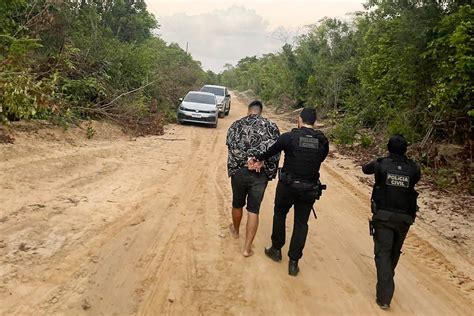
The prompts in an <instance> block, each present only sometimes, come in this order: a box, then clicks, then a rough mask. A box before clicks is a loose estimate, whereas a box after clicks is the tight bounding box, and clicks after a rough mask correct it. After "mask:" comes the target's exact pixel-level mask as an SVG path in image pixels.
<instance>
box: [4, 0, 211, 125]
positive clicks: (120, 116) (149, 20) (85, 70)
mask: <svg viewBox="0 0 474 316" xmlns="http://www.w3.org/2000/svg"><path fill="white" fill-rule="evenodd" d="M0 21H1V23H0V122H1V121H3V122H5V121H7V120H17V119H28V118H51V117H54V118H59V119H61V120H65V119H68V118H73V117H90V116H107V117H109V118H111V119H114V120H117V121H121V122H130V120H132V121H133V120H140V119H142V118H145V117H147V115H149V114H150V113H155V114H156V113H166V111H167V110H169V109H170V108H171V106H172V105H174V104H176V100H177V99H178V97H179V96H182V95H183V94H184V93H185V92H186V91H187V90H189V89H191V88H194V87H196V86H198V85H200V84H201V83H202V82H204V81H206V80H207V74H206V73H205V72H204V71H203V70H202V69H201V66H200V64H199V63H198V62H196V61H194V60H193V59H192V58H191V56H190V55H189V54H186V53H185V52H184V51H183V50H182V49H181V48H179V47H178V46H177V45H175V44H171V45H168V44H166V43H165V42H164V41H163V40H161V39H160V38H159V37H157V36H154V35H153V31H154V30H156V29H157V28H158V22H157V21H156V19H155V18H154V16H153V15H152V14H150V13H149V12H148V11H147V7H146V4H145V1H144V0H106V1H105V0H104V1H97V0H32V1H30V0H4V1H1V2H0Z"/></svg>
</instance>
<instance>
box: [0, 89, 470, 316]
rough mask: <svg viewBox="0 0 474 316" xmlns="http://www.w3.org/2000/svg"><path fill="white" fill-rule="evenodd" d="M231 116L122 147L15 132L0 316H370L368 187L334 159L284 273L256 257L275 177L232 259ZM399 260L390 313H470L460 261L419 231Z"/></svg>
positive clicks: (8, 162) (1, 221) (6, 166)
mask: <svg viewBox="0 0 474 316" xmlns="http://www.w3.org/2000/svg"><path fill="white" fill-rule="evenodd" d="M244 114H245V106H244V105H243V103H242V102H237V100H236V99H235V98H234V101H233V108H232V112H231V115H230V116H229V117H228V118H225V119H223V120H221V121H220V123H219V127H218V128H217V129H212V128H205V127H199V126H172V127H170V128H168V130H167V133H166V134H165V135H164V136H160V137H147V138H139V139H136V140H135V141H131V140H129V139H126V138H125V137H124V138H122V139H119V140H113V141H107V140H93V141H87V142H86V141H77V140H71V141H69V142H65V141H55V140H39V139H37V138H31V139H30V138H27V137H23V138H19V139H18V141H17V144H15V145H4V146H2V147H0V158H1V160H0V179H1V182H0V190H1V194H0V260H1V263H0V264H1V265H0V314H2V315H10V314H17V315H28V314H30V315H33V314H34V315H51V314H68V315H71V314H72V315H76V314H92V315H129V314H146V315H158V314H160V315H161V314H173V315H176V314H179V315H183V314H189V315H196V314H211V315H216V314H218V315H223V314H234V315H235V314H236V315H244V314H245V315H263V314H269V315H270V314H276V315H341V314H351V315H368V314H373V315H377V314H380V315H383V314H384V313H383V312H381V311H380V310H379V309H378V307H377V306H376V305H375V302H374V284H375V269H374V263H373V255H372V247H373V245H372V241H371V239H370V237H369V236H368V232H367V231H368V229H367V225H366V220H367V217H368V213H369V211H368V209H369V205H368V199H369V190H368V187H367V186H365V185H362V184H361V183H360V181H358V180H357V178H356V176H355V172H357V171H353V170H351V168H349V167H344V161H341V160H338V159H335V158H330V159H329V160H330V161H329V162H328V164H326V165H325V166H324V167H323V169H322V179H323V182H325V183H327V184H328V190H327V191H326V192H325V194H324V196H323V198H322V200H321V201H320V202H319V203H318V204H317V209H318V211H319V218H318V220H315V219H311V221H310V233H309V237H308V242H307V246H306V249H305V256H304V258H303V260H302V262H301V273H300V275H299V276H298V277H297V278H292V277H289V276H288V275H287V259H284V260H283V262H282V263H281V264H277V263H274V262H271V261H270V260H268V259H267V258H266V257H265V256H264V255H263V248H264V246H265V245H268V243H269V239H270V230H271V218H272V201H273V197H274V192H275V184H276V183H275V181H273V182H272V183H271V185H270V186H269V188H268V189H267V193H266V196H265V200H264V203H263V207H262V214H261V226H260V229H259V231H258V234H257V238H256V242H255V250H256V255H255V256H254V257H251V258H248V259H246V258H243V257H242V256H241V255H240V253H241V249H242V246H243V240H234V239H232V238H230V235H229V233H228V231H227V229H226V227H227V226H228V224H229V222H230V209H229V206H230V202H231V200H230V186H229V180H228V178H227V175H226V157H227V150H226V147H225V135H226V131H227V128H228V126H229V125H230V123H231V122H233V121H234V120H236V119H237V118H240V117H242V116H243V115H244ZM273 117H274V119H275V121H276V122H277V123H278V124H279V126H280V128H281V130H282V131H285V130H288V128H289V124H288V123H286V122H284V121H282V120H280V119H279V118H278V117H275V116H273ZM53 138H54V137H53ZM290 228H291V220H290V221H289V223H288V229H289V230H290ZM405 251H406V254H405V255H403V256H402V258H401V263H400V266H399V268H398V270H397V276H396V283H397V290H396V293H395V298H394V301H393V303H392V310H391V312H390V314H391V315H392V314H393V315H407V314H410V315H412V314H413V315H469V314H471V315H472V310H474V306H473V303H472V302H473V289H474V288H473V283H472V281H471V279H472V276H473V265H472V262H470V261H469V260H468V259H467V258H465V257H464V256H463V255H462V254H458V253H457V252H456V250H455V249H453V248H452V247H450V246H449V244H444V243H443V241H442V240H439V239H438V238H437V237H436V236H435V235H433V234H432V233H431V232H429V231H425V230H424V228H423V227H422V225H418V226H415V227H414V229H413V230H412V231H411V233H410V236H409V238H408V240H407V243H406V247H405Z"/></svg>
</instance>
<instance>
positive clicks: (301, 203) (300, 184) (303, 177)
mask: <svg viewBox="0 0 474 316" xmlns="http://www.w3.org/2000/svg"><path fill="white" fill-rule="evenodd" d="M315 122H316V111H315V110H314V109H311V108H305V109H303V111H302V112H301V114H300V116H299V118H298V128H295V129H293V130H292V131H291V132H289V133H285V134H283V135H281V136H280V137H279V138H278V140H277V142H276V143H275V144H274V145H273V146H271V147H270V148H269V149H268V150H267V152H265V153H263V154H262V155H260V156H257V157H255V158H256V159H257V160H258V161H264V160H267V159H269V158H270V157H272V156H274V155H276V154H278V153H280V152H281V151H282V150H283V151H285V162H284V164H283V168H282V169H281V170H280V174H279V182H278V186H277V190H276V196H275V210H274V215H273V232H272V246H271V247H270V248H266V249H265V254H266V255H267V256H268V257H270V258H271V259H273V260H274V261H277V262H278V261H281V259H282V256H281V248H282V247H283V245H284V244H285V222H286V215H287V214H288V212H289V210H290V208H291V207H292V206H294V208H295V220H294V227H293V235H292V237H291V242H290V249H289V252H288V256H289V257H290V261H289V268H288V272H289V274H290V275H292V276H296V275H297V274H298V272H299V267H298V260H299V259H301V257H302V256H303V248H304V245H305V242H306V236H307V235H308V219H309V216H310V214H311V210H312V208H313V204H314V202H315V200H316V199H319V196H320V195H321V189H322V186H321V183H320V182H319V168H320V167H321V163H322V162H323V161H324V159H326V157H327V155H328V153H329V141H328V139H327V138H326V136H325V135H324V134H323V133H322V132H321V131H318V130H315V129H314V123H315Z"/></svg>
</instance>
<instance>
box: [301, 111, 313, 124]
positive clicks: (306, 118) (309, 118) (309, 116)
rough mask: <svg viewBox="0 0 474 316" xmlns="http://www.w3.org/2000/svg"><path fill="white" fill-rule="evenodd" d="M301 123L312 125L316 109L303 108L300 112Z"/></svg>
mask: <svg viewBox="0 0 474 316" xmlns="http://www.w3.org/2000/svg"><path fill="white" fill-rule="evenodd" d="M300 117H301V119H302V120H303V123H305V124H310V125H314V123H315V122H316V110H315V109H313V108H304V109H303V111H301V114H300Z"/></svg>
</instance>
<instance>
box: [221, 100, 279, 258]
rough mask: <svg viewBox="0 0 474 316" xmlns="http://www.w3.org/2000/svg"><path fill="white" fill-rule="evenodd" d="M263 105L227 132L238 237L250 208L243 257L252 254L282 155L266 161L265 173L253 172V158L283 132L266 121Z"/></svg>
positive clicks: (250, 109) (255, 104)
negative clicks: (266, 197)
mask: <svg viewBox="0 0 474 316" xmlns="http://www.w3.org/2000/svg"><path fill="white" fill-rule="evenodd" d="M262 109H263V105H262V103H261V102H260V101H253V102H252V103H250V104H249V106H248V114H247V116H245V117H243V118H241V119H240V120H238V121H235V122H234V123H233V124H232V125H231V126H230V128H229V130H228V132H227V143H226V144H227V147H228V149H229V157H228V161H227V169H228V174H229V177H231V184H232V224H231V225H230V231H231V233H232V236H233V237H234V238H239V229H240V222H241V221H242V215H243V207H244V206H247V207H246V208H247V212H248V217H247V227H246V235H245V247H244V252H243V255H244V256H245V257H250V256H251V255H253V250H252V242H253V240H254V238H255V234H256V233H257V228H258V213H259V211H260V204H261V203H262V199H263V195H264V193H265V189H266V187H267V183H268V181H269V180H272V179H274V178H275V177H276V173H277V169H278V161H279V159H280V155H279V154H278V155H275V156H273V157H271V158H270V159H269V160H266V161H265V166H264V169H263V170H264V172H256V171H255V170H250V169H252V168H250V169H249V167H248V163H249V161H250V160H251V158H252V157H255V156H258V155H260V154H262V153H264V152H265V151H266V150H267V149H268V148H270V146H271V145H273V143H275V142H276V140H277V139H278V136H280V131H279V130H278V127H277V126H276V124H275V123H273V122H271V121H270V120H268V119H266V118H263V117H262V116H261V114H262Z"/></svg>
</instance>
